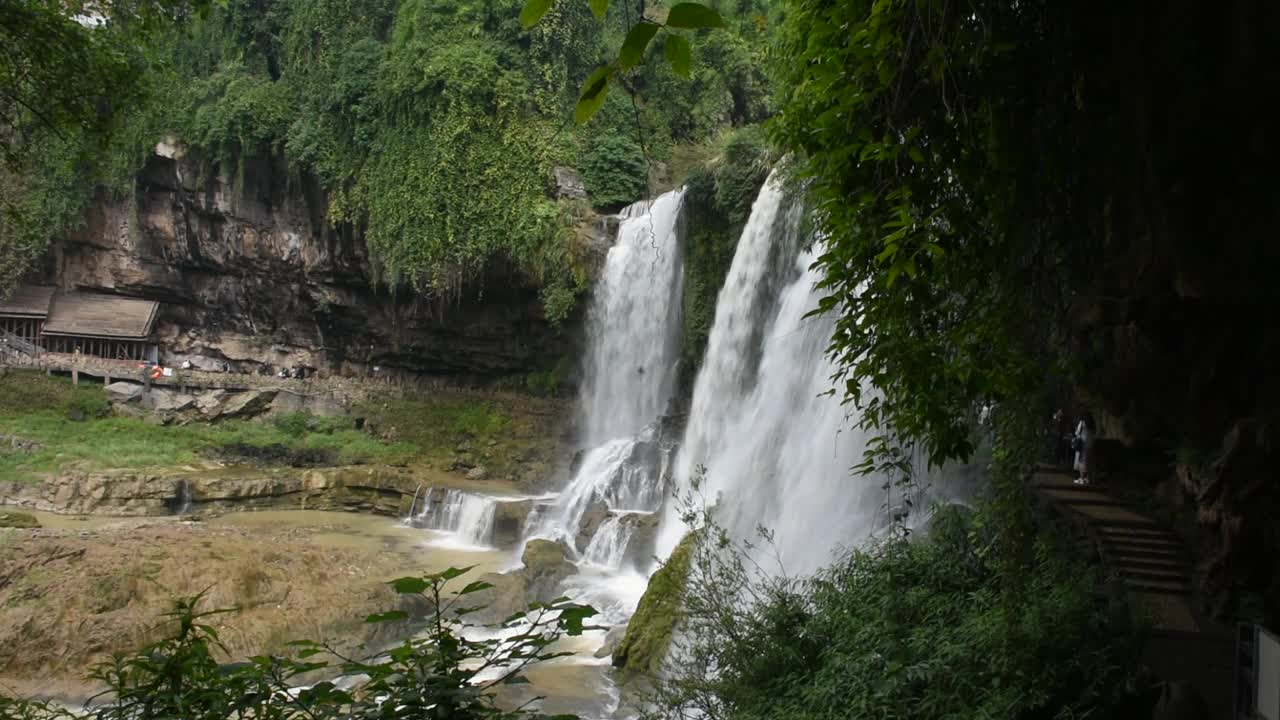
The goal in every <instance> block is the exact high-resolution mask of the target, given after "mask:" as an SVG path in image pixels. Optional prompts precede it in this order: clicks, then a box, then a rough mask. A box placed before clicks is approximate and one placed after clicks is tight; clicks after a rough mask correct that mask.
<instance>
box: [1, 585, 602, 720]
mask: <svg viewBox="0 0 1280 720" xmlns="http://www.w3.org/2000/svg"><path fill="white" fill-rule="evenodd" d="M469 569H470V568H449V569H448V570H444V571H441V572H438V573H432V574H430V575H426V576H423V577H404V578H399V579H397V580H394V581H392V582H391V583H390V584H391V586H392V588H393V589H394V590H395V591H396V592H397V593H400V595H401V596H402V597H405V598H406V599H407V601H408V604H413V601H417V602H418V603H420V604H425V605H426V607H427V608H429V610H428V612H427V617H426V618H425V622H421V623H420V624H421V625H422V627H421V628H420V630H421V633H420V634H418V635H415V636H413V637H411V638H409V639H406V640H403V641H402V642H400V643H399V644H397V645H394V646H392V647H391V648H387V649H383V648H369V649H368V650H369V653H370V654H368V655H367V656H364V657H355V658H352V657H346V656H344V655H342V654H341V653H338V652H336V651H334V650H333V649H331V648H329V647H328V646H326V645H324V644H321V643H317V642H314V641H308V640H302V641H296V642H293V643H290V646H291V647H292V648H293V649H294V651H295V652H296V655H294V656H288V657H278V656H256V657H253V658H249V659H247V660H245V661H240V662H226V661H225V660H223V659H220V658H225V656H226V654H227V653H226V650H225V648H224V647H223V646H222V645H221V643H220V642H219V639H218V632H217V630H216V629H215V628H214V627H213V626H212V625H211V624H210V620H209V618H210V617H211V616H215V615H219V614H222V613H228V612H233V611H232V610H212V611H209V610H203V609H201V607H200V605H201V601H202V598H201V597H195V598H187V599H182V600H179V601H178V603H177V606H176V608H175V609H174V611H173V612H172V613H171V614H170V616H169V618H168V619H169V623H168V624H169V628H170V630H169V633H168V634H167V635H166V636H165V637H163V638H161V639H160V640H158V641H156V642H154V643H151V644H149V645H147V646H146V647H143V648H141V649H139V650H138V651H137V652H135V653H133V654H130V655H125V656H120V657H117V658H115V659H114V660H112V661H108V662H106V663H103V664H101V665H99V666H98V667H96V668H95V669H94V670H93V672H92V675H91V676H92V677H93V678H94V679H95V680H98V681H101V682H102V683H103V684H104V685H105V686H106V688H107V690H106V691H105V692H104V693H103V694H102V695H100V696H99V697H97V698H94V699H93V700H92V701H91V702H90V703H89V705H88V707H87V708H86V712H85V714H80V713H73V712H70V711H67V710H64V709H62V708H59V707H57V706H53V705H47V704H44V703H38V702H30V701H23V700H14V699H11V698H5V697H3V696H0V718H3V719H4V720H54V719H70V718H81V717H88V718H92V719H93V720H167V719H170V718H183V719H184V720H228V719H230V718H243V719H248V718H253V719H254V720H264V719H268V718H270V719H273V720H289V719H291V718H296V719H299V720H300V719H302V718H306V719H307V720H326V719H334V720H336V719H337V718H343V719H344V720H345V719H355V718H369V719H372V718H432V719H434V720H473V719H478V718H495V719H497V718H501V719H506V720H516V719H517V718H526V717H533V716H534V713H532V712H530V711H528V710H525V709H515V710H508V709H503V708H500V707H498V705H497V704H496V703H495V700H494V688H496V687H497V686H499V685H501V684H504V683H513V682H527V680H525V679H524V677H523V675H522V674H521V673H522V672H523V671H524V670H525V669H527V668H528V667H529V666H530V665H532V664H535V663H539V662H544V661H546V660H550V659H553V658H556V657H561V656H563V655H566V654H568V653H563V652H556V651H553V650H551V649H550V647H549V646H550V645H551V644H552V643H554V642H555V641H556V639H557V638H559V637H561V636H563V635H566V634H567V635H579V634H581V633H582V630H583V627H584V620H586V619H587V618H590V617H591V616H593V615H595V610H593V609H592V608H590V607H587V606H582V605H576V604H573V603H571V602H569V601H567V600H565V599H561V600H559V601H557V602H554V603H549V604H545V605H533V606H530V608H529V610H528V611H527V612H522V613H518V614H517V615H515V616H513V617H511V618H508V619H507V620H506V621H504V622H503V623H502V624H501V625H500V626H499V627H500V628H501V629H503V630H505V631H506V632H504V633H503V637H489V636H486V638H485V639H474V638H472V637H469V634H468V633H467V632H465V630H466V629H467V626H466V623H465V621H466V615H467V614H468V613H469V612H472V611H474V610H475V609H476V608H468V607H467V606H466V601H467V597H466V596H468V595H470V594H472V593H475V592H479V591H481V590H484V589H486V588H489V587H492V586H491V585H489V584H488V583H485V582H481V581H476V582H472V583H469V584H467V585H466V586H465V587H463V588H461V589H460V590H458V591H456V592H453V591H452V590H451V589H450V590H447V589H446V584H447V583H448V582H449V581H450V580H453V579H455V578H458V577H460V576H462V575H463V574H465V573H466V572H467V571H468V570H469ZM404 604H406V603H402V605H404ZM366 622H368V623H400V624H401V625H402V627H403V628H404V629H406V630H411V629H413V628H412V626H411V625H409V623H411V622H412V619H411V618H410V617H409V615H408V613H407V612H405V611H403V610H392V611H389V612H386V613H381V614H378V615H373V616H370V617H369V618H368V619H367V620H366ZM491 629H497V628H491ZM471 635H474V633H471ZM317 676H319V677H321V678H323V679H321V680H319V681H315V680H311V681H309V682H307V681H308V679H309V678H316V677H317ZM346 681H350V682H346ZM561 717H571V716H561Z"/></svg>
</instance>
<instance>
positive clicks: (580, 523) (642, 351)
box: [526, 190, 683, 568]
mask: <svg viewBox="0 0 1280 720" xmlns="http://www.w3.org/2000/svg"><path fill="white" fill-rule="evenodd" d="M682 195H683V191H679V190H677V191H674V192H669V193H666V194H664V195H661V196H659V197H658V198H656V199H655V200H653V201H652V202H651V203H649V202H641V203H636V204H635V205H632V206H630V207H629V208H627V209H626V210H624V211H623V213H622V215H621V218H622V220H621V223H620V225H619V228H618V240H617V242H616V243H615V244H614V246H613V247H612V248H611V249H610V250H609V254H608V257H607V258H606V260H605V265H604V270H603V272H602V273H601V277H600V280H599V284H598V285H597V287H596V290H595V294H594V296H593V298H592V304H591V307H590V310H589V312H588V319H587V345H588V349H587V352H586V363H585V367H584V382H583V388H582V395H581V413H582V420H581V427H582V433H581V435H582V439H583V441H584V443H585V445H586V447H587V448H588V449H587V450H586V451H585V453H584V455H583V457H582V461H581V463H580V464H579V466H578V468H577V470H576V472H574V474H573V477H572V479H571V480H570V482H569V484H568V486H567V487H566V488H565V489H564V490H563V491H562V492H561V493H560V496H559V499H558V500H557V502H556V504H555V507H553V508H549V509H548V510H547V511H545V512H541V513H539V514H538V516H537V517H536V518H535V519H533V520H532V521H531V522H530V528H529V529H528V531H527V533H526V534H527V536H529V537H544V538H553V539H560V540H563V541H564V542H565V544H566V545H568V546H569V548H570V550H571V552H573V553H576V554H577V555H578V557H579V558H580V559H581V560H582V561H583V562H586V563H589V564H593V565H607V566H611V567H613V568H617V567H618V566H619V565H620V564H621V562H622V558H623V557H624V556H625V552H626V545H627V542H628V539H629V538H630V535H631V533H630V530H629V529H626V528H623V527H621V526H620V525H619V523H618V522H617V519H616V517H610V513H613V512H615V511H653V510H656V509H658V508H659V507H660V506H661V504H662V500H663V487H662V468H663V466H664V463H665V454H664V449H663V448H662V447H661V441H662V438H661V437H660V436H661V431H660V427H659V423H658V422H657V420H658V418H659V416H660V415H661V414H662V413H663V412H664V411H665V410H666V407H667V404H668V402H670V400H671V395H672V392H673V391H674V389H675V382H676V369H677V368H676V361H677V359H678V358H679V351H680V342H679V341H680V336H679V332H680V303H681V292H682V287H683V271H682V270H683V269H682V265H681V262H680V242H679V235H680V203H681V198H682ZM601 532H606V533H608V534H609V537H608V538H604V539H601V540H600V541H599V542H597V539H596V536H597V535H598V534H599V533H601Z"/></svg>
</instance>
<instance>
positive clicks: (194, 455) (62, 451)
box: [0, 371, 558, 479]
mask: <svg viewBox="0 0 1280 720" xmlns="http://www.w3.org/2000/svg"><path fill="white" fill-rule="evenodd" d="M557 407H558V405H557V404H556V403H555V402H554V401H547V400H539V399H537V398H527V399H525V398H520V397H518V396H513V397H502V398H497V397H491V396H487V395H480V394H475V393H466V392H461V391H459V392H456V393H448V394H439V393H434V394H432V395H431V396H423V397H417V398H398V399H387V400H385V401H375V402H371V403H369V404H368V405H366V406H365V407H361V408H358V409H357V412H356V417H362V418H363V419H364V420H365V429H357V428H356V426H355V425H356V423H355V420H354V418H348V417H338V418H319V417H312V416H308V415H303V414H300V413H296V414H289V415H280V416H276V417H273V418H270V419H264V420H257V421H245V420H226V421H222V422H218V423H215V424H209V423H191V424H186V425H177V424H174V425H159V424H156V423H153V422H149V421H147V420H146V419H140V418H134V417H124V416H115V415H113V414H112V413H111V410H110V406H109V404H108V403H107V401H106V397H105V395H104V393H103V391H102V388H101V387H98V386H94V385H84V386H78V387H77V386H73V385H72V384H71V383H70V382H68V381H66V380H64V379H61V378H51V377H46V376H44V375H42V374H39V373H29V372H16V371H10V372H9V373H7V374H6V375H4V376H3V377H0V435H3V436H7V437H6V438H5V439H4V440H2V441H0V479H35V478H38V477H39V476H40V475H41V474H45V473H52V472H60V471H66V470H70V469H83V470H110V469H136V470H147V469H163V468H176V467H183V466H189V465H199V464H201V463H204V462H208V461H210V460H221V461H224V462H255V463H260V464H263V463H265V464H291V465H308V466H315V465H351V464H366V463H376V464H392V465H405V464H409V465H414V464H425V465H430V466H432V467H436V468H438V469H441V470H448V469H450V468H452V467H454V466H455V465H457V464H458V461H459V460H461V461H462V462H463V464H465V465H468V466H469V465H484V466H486V467H487V468H488V469H489V470H490V471H491V473H490V474H498V473H501V474H502V475H503V476H509V475H511V474H513V473H515V472H517V471H518V470H519V469H520V466H522V465H530V464H533V465H537V464H540V463H545V462H547V461H549V459H550V456H551V453H552V452H553V450H554V445H555V440H554V436H555V433H554V432H553V429H554V426H555V425H556V423H555V422H552V420H553V419H554V418H555V417H558V416H557V411H556V408H557ZM13 438H16V439H18V440H19V441H20V442H21V443H24V444H34V445H28V447H27V448H25V449H19V448H14V447H13V442H12V439H13Z"/></svg>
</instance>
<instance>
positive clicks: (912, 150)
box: [907, 145, 924, 164]
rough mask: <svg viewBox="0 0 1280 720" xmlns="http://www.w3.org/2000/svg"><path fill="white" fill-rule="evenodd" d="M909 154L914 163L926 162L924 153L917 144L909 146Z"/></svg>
mask: <svg viewBox="0 0 1280 720" xmlns="http://www.w3.org/2000/svg"><path fill="white" fill-rule="evenodd" d="M907 156H908V157H910V158H911V161H912V162H914V163H920V164H923V163H924V153H922V152H920V148H918V147H916V146H915V145H909V146H907Z"/></svg>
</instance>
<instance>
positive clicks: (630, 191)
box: [582, 135, 649, 208]
mask: <svg viewBox="0 0 1280 720" xmlns="http://www.w3.org/2000/svg"><path fill="white" fill-rule="evenodd" d="M648 173H649V168H648V165H647V164H646V163H645V158H644V151H643V150H641V148H640V146H639V145H637V144H636V142H635V141H634V140H632V139H630V138H628V137H626V136H624V135H605V136H602V137H600V138H598V139H597V140H596V141H595V142H594V143H592V144H591V147H589V148H588V149H587V151H586V152H585V153H584V154H583V157H582V182H583V184H585V185H586V188H587V192H588V193H590V195H591V201H592V202H593V203H595V204H596V206H598V207H607V208H619V207H622V206H623V205H627V204H629V203H632V202H635V201H636V200H639V199H640V198H642V197H644V195H645V193H646V192H647V191H648V187H649V182H648Z"/></svg>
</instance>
